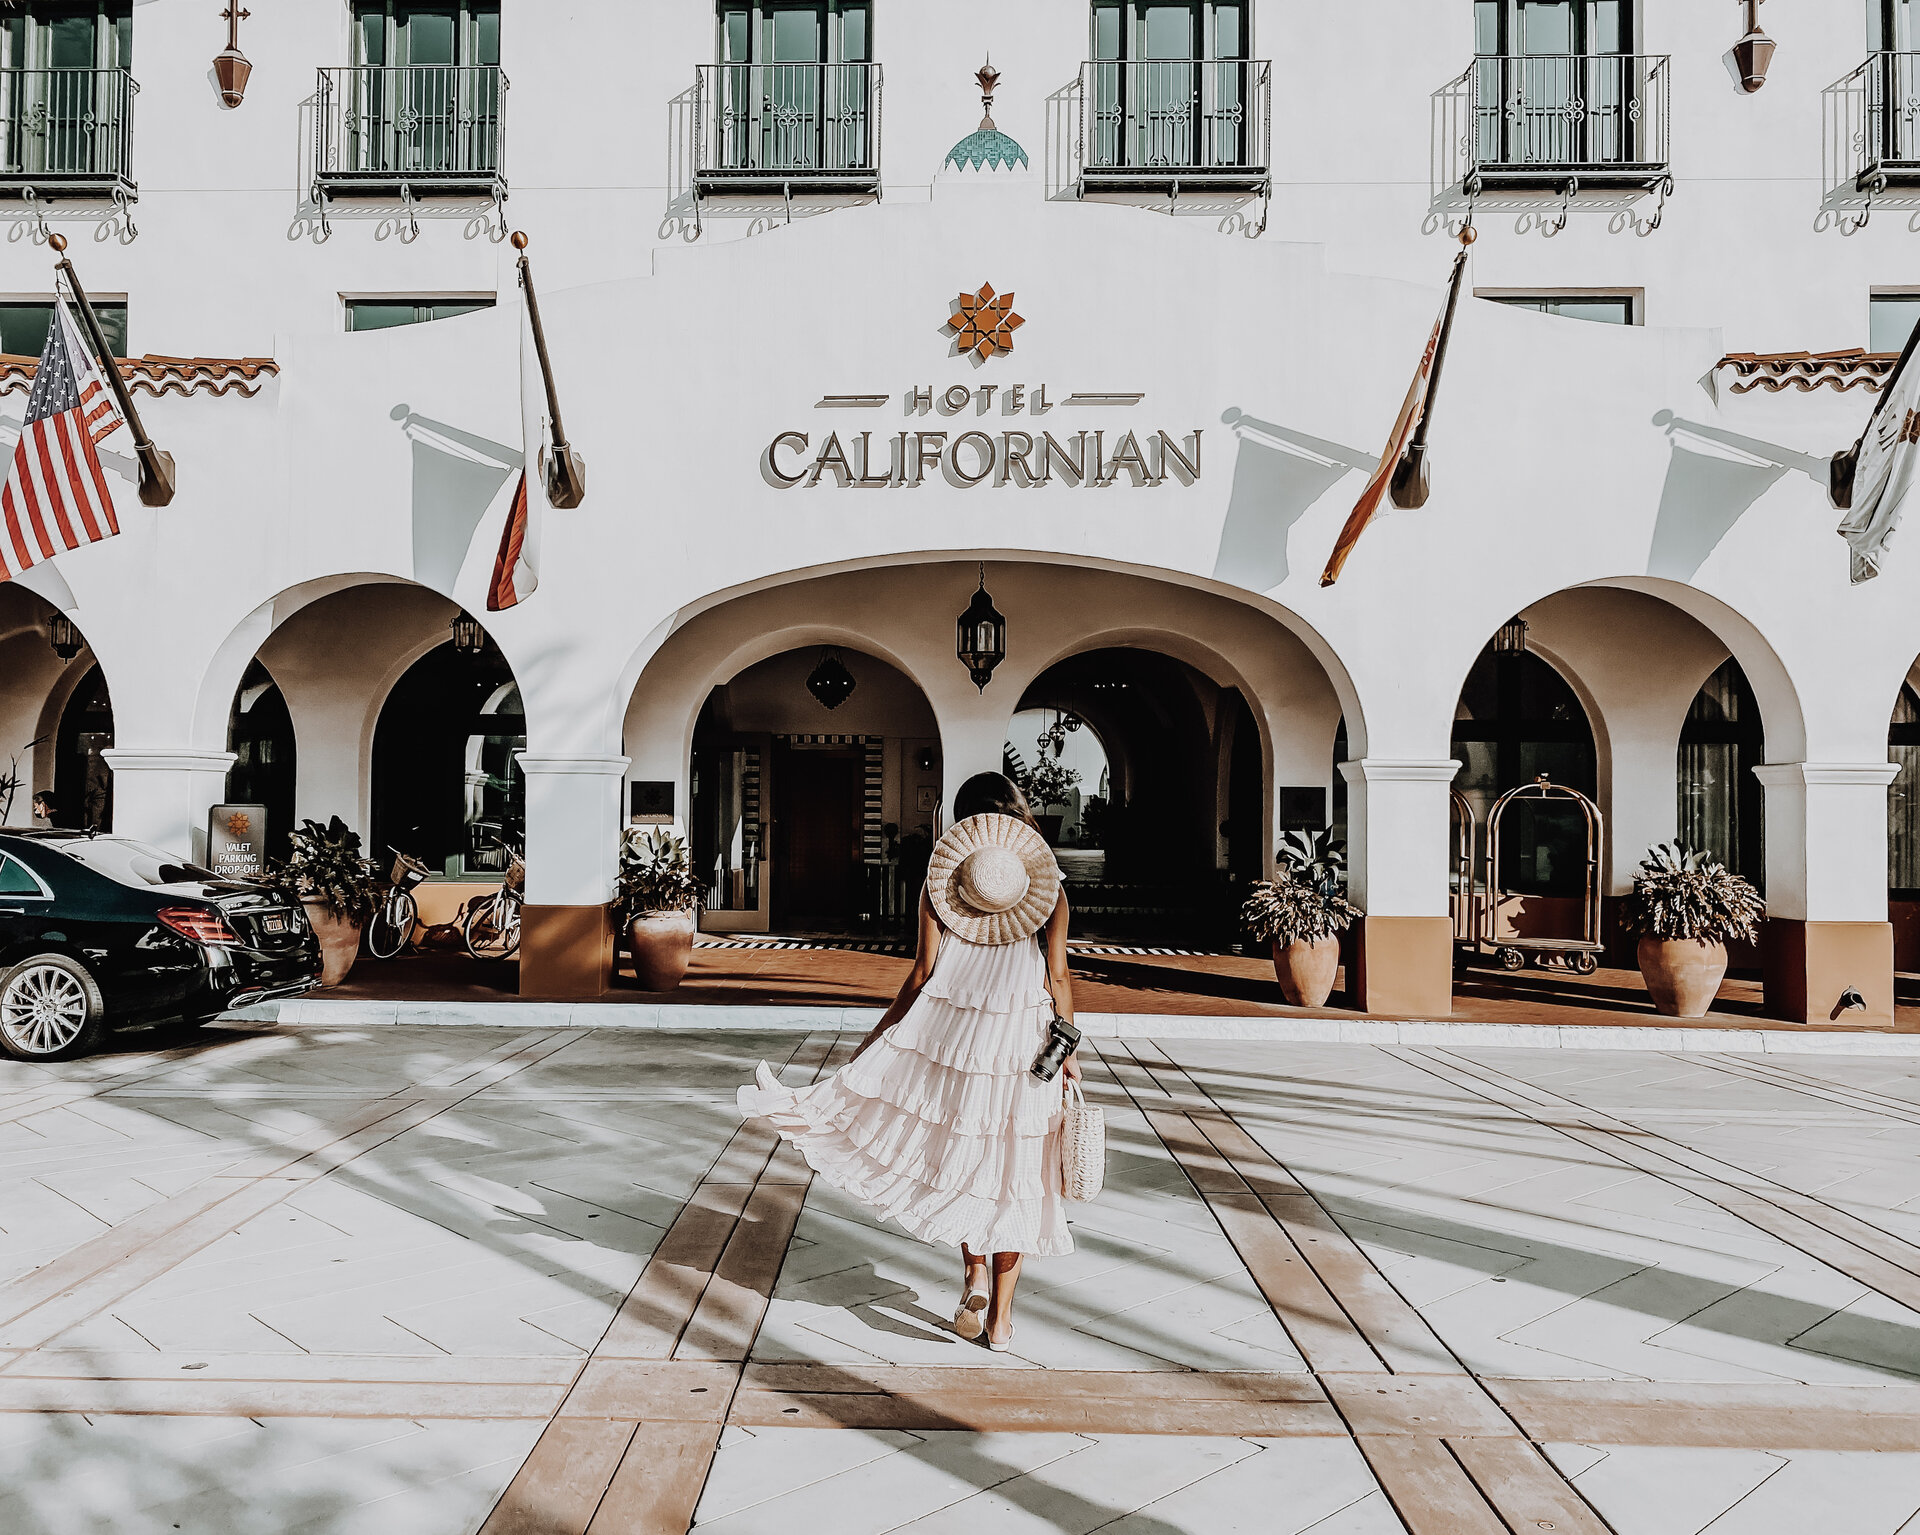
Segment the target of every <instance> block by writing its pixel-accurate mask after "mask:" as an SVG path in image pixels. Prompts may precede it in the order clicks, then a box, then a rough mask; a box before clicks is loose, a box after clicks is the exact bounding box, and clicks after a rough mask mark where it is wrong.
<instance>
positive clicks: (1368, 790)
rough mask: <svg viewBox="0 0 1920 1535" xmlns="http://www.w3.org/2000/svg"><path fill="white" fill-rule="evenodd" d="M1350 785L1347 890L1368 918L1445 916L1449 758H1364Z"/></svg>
mask: <svg viewBox="0 0 1920 1535" xmlns="http://www.w3.org/2000/svg"><path fill="white" fill-rule="evenodd" d="M1340 771H1341V773H1342V774H1343V775H1345V777H1346V780H1347V887H1348V896H1349V897H1350V899H1351V900H1352V901H1353V904H1354V905H1356V906H1358V907H1359V908H1360V909H1361V910H1363V911H1364V912H1366V913H1367V915H1368V916H1371V917H1444V916H1446V915H1447V876H1448V866H1447V864H1448V858H1449V842H1448V837H1447V789H1448V787H1449V785H1451V784H1452V782H1453V780H1454V775H1455V774H1457V773H1458V772H1459V771H1460V764H1459V763H1457V762H1453V761H1450V760H1433V759H1415V758H1390V757H1362V758H1360V759H1358V760H1357V761H1351V762H1343V763H1341V764H1340Z"/></svg>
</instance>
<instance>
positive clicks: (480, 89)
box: [314, 64, 507, 198]
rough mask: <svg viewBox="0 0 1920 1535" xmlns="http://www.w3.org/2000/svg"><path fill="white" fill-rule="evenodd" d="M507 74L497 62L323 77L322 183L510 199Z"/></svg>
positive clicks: (357, 68)
mask: <svg viewBox="0 0 1920 1535" xmlns="http://www.w3.org/2000/svg"><path fill="white" fill-rule="evenodd" d="M506 94H507V77H506V76H505V75H504V74H502V73H501V72H500V69H499V67H498V66H497V65H493V64H408V65H400V66H386V67H381V66H375V65H369V64H355V65H350V66H347V67H345V68H340V69H323V70H321V71H320V88H319V92H318V94H317V96H316V98H315V112H314V123H315V131H316V136H317V142H316V144H315V146H314V149H315V154H314V180H315V184H316V187H317V189H318V190H319V191H320V192H322V193H324V194H338V193H341V192H353V191H360V192H373V193H382V194H384V193H398V194H399V195H401V196H402V197H408V198H410V197H411V196H413V194H415V193H416V192H429V193H430V192H434V191H449V190H452V191H472V190H479V191H485V192H487V193H489V194H490V195H492V196H494V197H496V198H498V197H500V196H503V195H504V194H505V190H506V180H505V177H504V176H503V174H502V165H503V163H504V162H503V160H502V150H503V148H504V144H505V122H504V113H503V107H504V103H505V100H506Z"/></svg>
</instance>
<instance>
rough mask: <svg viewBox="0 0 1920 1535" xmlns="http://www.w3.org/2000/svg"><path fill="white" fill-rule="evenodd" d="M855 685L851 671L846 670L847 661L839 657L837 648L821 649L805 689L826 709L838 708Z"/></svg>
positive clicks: (851, 692)
mask: <svg viewBox="0 0 1920 1535" xmlns="http://www.w3.org/2000/svg"><path fill="white" fill-rule="evenodd" d="M857 685H858V684H857V683H855V681H854V677H853V673H852V672H850V671H848V670H847V663H846V662H844V661H842V660H841V659H840V652H839V651H837V650H823V651H821V652H820V663H819V665H817V666H815V667H814V669H813V674H812V675H811V676H810V677H808V678H807V691H808V692H809V693H811V694H813V696H814V697H815V698H817V699H819V700H820V703H821V705H822V706H823V707H825V708H828V709H837V708H839V707H840V706H841V705H842V704H843V703H845V702H846V701H847V700H848V699H849V698H851V697H852V696H853V690H854V688H855V687H856V686H857Z"/></svg>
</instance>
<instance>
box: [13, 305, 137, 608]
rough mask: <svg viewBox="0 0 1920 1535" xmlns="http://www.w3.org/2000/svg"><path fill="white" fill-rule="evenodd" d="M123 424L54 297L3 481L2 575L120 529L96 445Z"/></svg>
mask: <svg viewBox="0 0 1920 1535" xmlns="http://www.w3.org/2000/svg"><path fill="white" fill-rule="evenodd" d="M123 424H124V423H123V421H122V419H121V416H120V412H119V411H118V410H117V409H116V408H115V407H114V403H113V396H112V395H111V394H109V393H108V392H107V388H106V384H105V381H104V380H103V379H102V378H101V376H100V370H99V369H98V368H97V367H95V366H94V362H93V358H92V357H91V356H90V355H89V354H88V352H87V349H86V347H85V346H84V345H83V344H82V343H81V341H80V337H79V333H78V332H77V331H76V329H75V328H74V324H73V320H72V317H71V316H70V315H68V313H67V306H66V305H65V304H64V303H62V302H60V301H58V300H56V301H55V303H54V306H53V323H52V324H51V325H49V326H48V327H47V349H46V351H44V352H43V353H41V354H40V366H39V367H38V368H37V369H36V370H35V372H34V375H33V391H32V393H31V394H29V395H28V396H27V419H26V423H25V425H24V426H22V427H21V429H20V441H19V442H18V444H16V445H15V447H14V450H13V465H12V467H11V468H10V469H9V470H8V471H7V480H6V486H5V488H4V489H0V581H4V580H7V579H9V578H10V577H13V576H16V575H19V574H20V573H21V572H22V571H24V570H27V569H28V568H30V567H31V566H34V565H38V564H39V563H40V562H41V561H42V560H50V559H52V558H53V557H54V556H55V555H56V554H63V553H65V552H66V551H67V550H69V549H78V548H79V547H80V546H81V545H82V544H93V543H98V542H99V541H100V540H101V539H103V538H111V537H112V536H113V535H114V534H116V533H118V532H119V531H120V524H119V521H118V520H117V519H116V518H115V516H114V512H113V497H112V495H111V494H110V493H109V492H108V490H107V478H106V475H105V474H104V473H103V472H102V471H101V468H100V458H99V455H98V454H96V453H95V452H94V447H93V445H94V444H95V443H96V442H99V441H101V440H102V439H104V438H105V437H106V436H107V434H108V433H110V432H112V431H114V430H115V429H116V428H118V427H120V426H121V425H123Z"/></svg>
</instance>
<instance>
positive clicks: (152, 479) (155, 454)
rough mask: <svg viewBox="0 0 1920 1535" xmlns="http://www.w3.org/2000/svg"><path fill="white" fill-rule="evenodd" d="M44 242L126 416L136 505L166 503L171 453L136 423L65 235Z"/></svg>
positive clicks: (117, 364) (169, 491)
mask: <svg viewBox="0 0 1920 1535" xmlns="http://www.w3.org/2000/svg"><path fill="white" fill-rule="evenodd" d="M47 243H48V244H49V245H51V246H52V247H53V248H54V250H55V251H56V252H57V253H58V254H59V256H60V262H59V265H58V266H57V267H56V268H55V270H56V271H58V272H60V273H61V274H62V275H64V276H65V277H66V279H67V286H68V287H69V288H71V289H72V290H73V301H74V302H75V303H76V304H78V305H79V306H80V318H81V320H82V321H84V322H85V324H86V327H87V335H88V337H89V338H90V339H91V340H92V342H93V349H94V351H95V352H96V353H98V354H99V357H100V362H101V364H102V371H103V372H105V374H106V375H107V383H108V386H109V387H110V388H111V389H112V390H113V397H114V399H115V401H116V402H117V403H118V404H119V406H120V414H121V415H122V416H124V417H125V418H126V422H127V428H128V430H129V431H131V432H132V433H133V450H134V452H136V453H138V454H139V455H140V504H141V505H143V506H169V505H171V504H172V502H173V492H174V471H173V455H172V454H171V453H167V452H164V451H163V450H161V449H159V448H156V447H155V446H154V445H153V439H152V438H151V437H149V436H147V429H146V428H145V427H144V426H142V425H141V424H140V412H139V411H137V410H135V409H134V408H133V396H132V395H131V394H130V393H128V391H127V381H126V380H125V379H123V378H122V377H121V376H120V360H119V359H118V358H117V357H115V356H114V355H113V348H112V347H110V346H108V345H107V337H106V332H104V331H103V330H101V329H100V320H99V317H98V316H97V315H95V314H94V312H93V305H92V304H91V303H90V302H89V301H88V299H87V290H86V289H85V288H83V287H81V286H80V274H79V273H78V272H76V271H74V269H73V263H72V262H71V261H69V260H68V259H67V237H66V236H65V235H63V234H51V235H48V236H47Z"/></svg>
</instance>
